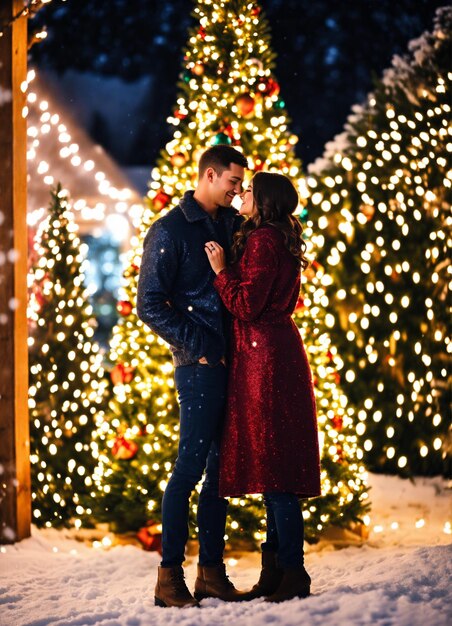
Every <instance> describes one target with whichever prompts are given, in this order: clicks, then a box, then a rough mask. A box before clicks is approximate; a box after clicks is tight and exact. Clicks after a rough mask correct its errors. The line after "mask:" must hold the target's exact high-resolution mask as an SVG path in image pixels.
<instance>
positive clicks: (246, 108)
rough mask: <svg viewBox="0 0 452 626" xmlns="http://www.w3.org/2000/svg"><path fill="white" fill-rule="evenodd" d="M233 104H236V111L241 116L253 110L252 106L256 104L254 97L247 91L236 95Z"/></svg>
mask: <svg viewBox="0 0 452 626" xmlns="http://www.w3.org/2000/svg"><path fill="white" fill-rule="evenodd" d="M235 104H236V106H237V109H238V112H239V114H240V115H242V116H243V117H246V116H247V115H250V114H251V113H253V112H254V107H255V106H256V102H255V100H254V98H253V97H252V96H251V95H250V94H249V93H242V94H241V95H240V96H238V97H237V99H236V101H235Z"/></svg>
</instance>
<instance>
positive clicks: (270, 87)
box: [259, 78, 280, 96]
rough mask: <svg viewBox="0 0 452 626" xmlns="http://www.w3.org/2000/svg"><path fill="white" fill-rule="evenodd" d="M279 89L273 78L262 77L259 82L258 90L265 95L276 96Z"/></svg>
mask: <svg viewBox="0 0 452 626" xmlns="http://www.w3.org/2000/svg"><path fill="white" fill-rule="evenodd" d="M279 89H280V87H279V84H278V83H277V82H276V80H274V79H273V78H263V79H262V80H261V82H260V83H259V91H260V92H261V93H263V94H264V95H266V96H277V95H278V94H279Z"/></svg>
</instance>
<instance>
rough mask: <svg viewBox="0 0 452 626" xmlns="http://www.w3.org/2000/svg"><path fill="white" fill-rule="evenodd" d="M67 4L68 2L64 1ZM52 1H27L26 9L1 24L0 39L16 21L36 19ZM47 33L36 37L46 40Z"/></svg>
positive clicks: (41, 33) (43, 32)
mask: <svg viewBox="0 0 452 626" xmlns="http://www.w3.org/2000/svg"><path fill="white" fill-rule="evenodd" d="M62 1H63V2H65V1H66V0H62ZM50 2H52V0H27V2H25V3H24V7H23V8H22V9H21V10H20V11H18V12H17V13H16V15H13V16H12V18H11V19H10V20H9V21H8V22H1V23H0V37H3V36H4V34H5V32H6V31H7V30H8V29H9V28H11V26H12V25H13V24H14V22H15V21H17V20H19V19H21V18H22V17H24V18H26V17H34V16H35V15H36V13H37V12H38V11H39V9H41V8H42V7H43V6H44V5H45V4H49V3H50ZM45 37H46V32H45V31H41V32H40V33H37V34H36V35H35V38H36V39H45Z"/></svg>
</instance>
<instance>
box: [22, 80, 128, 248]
mask: <svg viewBox="0 0 452 626" xmlns="http://www.w3.org/2000/svg"><path fill="white" fill-rule="evenodd" d="M35 80H38V79H37V77H36V72H35V70H30V71H29V72H28V75H27V80H26V81H25V82H24V83H23V85H21V89H22V91H23V92H24V93H25V92H26V93H27V105H26V107H25V109H24V111H23V115H24V117H28V118H29V120H28V127H27V135H28V146H27V148H28V149H27V160H28V170H29V175H30V177H32V179H33V186H36V178H39V179H40V180H41V181H42V187H43V188H48V189H49V191H50V189H51V188H52V186H54V185H55V183H56V181H55V177H54V174H53V171H54V170H57V169H60V168H61V170H65V169H66V168H67V167H68V166H69V167H70V169H71V170H73V172H72V174H70V175H69V174H68V175H67V176H66V178H67V179H68V180H71V179H72V178H73V177H76V178H77V179H78V180H82V179H88V180H89V182H90V184H91V183H92V185H93V186H94V188H95V189H96V191H97V194H98V195H99V196H100V198H103V199H102V200H98V199H96V202H95V204H94V202H93V200H92V199H91V200H86V199H85V198H83V197H77V200H76V201H75V202H74V204H73V210H74V212H75V214H76V215H77V221H78V222H79V223H83V222H91V223H94V224H96V223H97V224H99V225H104V224H106V225H107V227H108V228H110V229H111V230H112V231H114V232H115V233H120V234H121V235H122V237H123V238H125V239H126V238H127V236H128V233H129V217H130V219H132V218H133V216H136V215H139V214H140V213H141V205H140V204H138V203H137V202H136V198H135V195H136V194H134V192H132V190H131V189H129V188H128V187H124V188H117V187H116V186H115V185H114V184H113V182H112V181H111V180H109V179H108V177H107V175H106V174H105V172H103V171H102V170H101V169H100V168H99V166H98V164H97V163H96V156H95V154H94V152H95V150H94V149H93V150H90V151H89V153H87V150H86V149H84V148H83V147H82V146H80V145H79V144H77V143H76V142H75V141H74V140H73V138H72V136H71V134H70V132H69V129H68V127H67V125H66V124H65V123H64V120H63V119H62V117H61V115H60V113H58V112H57V111H55V110H52V109H51V105H50V104H49V102H48V100H46V99H45V97H42V95H40V89H39V86H38V85H37V86H36V89H34V88H33V81H35ZM38 82H39V81H38ZM49 145H53V146H55V147H56V149H55V151H54V152H52V151H49ZM48 155H50V156H51V159H52V160H50V159H49V156H48ZM63 182H64V181H63ZM69 187H70V184H69ZM67 193H71V194H73V195H74V196H75V195H76V194H77V195H78V189H76V188H75V189H69V190H68V191H67ZM46 213H47V207H39V208H35V209H34V210H33V211H29V212H28V215H27V222H28V225H29V226H31V227H34V226H35V225H37V224H39V222H40V221H41V220H42V219H43V217H44V216H45V215H46Z"/></svg>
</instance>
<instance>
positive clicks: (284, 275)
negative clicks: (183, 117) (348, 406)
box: [214, 225, 320, 497]
mask: <svg viewBox="0 0 452 626" xmlns="http://www.w3.org/2000/svg"><path fill="white" fill-rule="evenodd" d="M214 286H215V288H216V289H217V291H218V293H219V294H220V296H221V298H222V300H223V302H224V304H225V305H226V307H227V308H228V309H229V311H230V312H231V313H232V315H233V316H234V319H233V330H232V345H231V356H230V371H229V393H228V397H229V398H228V407H227V415H226V421H225V426H224V433H223V440H222V449H221V474H220V493H221V495H223V496H238V495H243V494H252V493H264V492H272V491H273V492H274V491H286V492H293V493H296V494H298V495H299V496H301V497H310V496H317V495H319V494H320V461H319V444H318V434H317V421H316V408H315V400H314V390H313V384H312V376H311V370H310V367H309V363H308V360H307V357H306V352H305V349H304V346H303V342H302V340H301V337H300V333H299V330H298V328H297V326H296V325H295V323H294V322H293V320H292V317H291V315H292V313H293V311H294V308H295V305H296V302H297V299H298V295H299V290H300V270H299V267H298V266H297V263H296V261H295V259H294V258H293V256H292V255H291V254H290V252H289V251H288V250H287V248H286V247H285V245H284V240H283V236H282V234H281V233H280V232H279V231H278V230H277V229H276V228H275V227H273V226H268V225H266V226H263V227H260V228H258V229H256V230H255V231H254V232H253V233H252V234H251V235H250V236H249V238H248V240H247V242H246V246H245V250H244V252H243V255H242V257H241V259H240V260H239V262H238V263H235V264H234V265H232V266H230V267H228V268H226V269H224V270H223V271H221V272H220V273H219V274H218V275H217V277H216V278H215V282H214Z"/></svg>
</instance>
